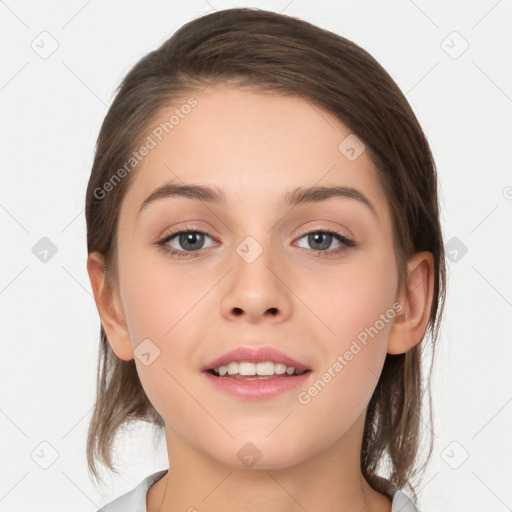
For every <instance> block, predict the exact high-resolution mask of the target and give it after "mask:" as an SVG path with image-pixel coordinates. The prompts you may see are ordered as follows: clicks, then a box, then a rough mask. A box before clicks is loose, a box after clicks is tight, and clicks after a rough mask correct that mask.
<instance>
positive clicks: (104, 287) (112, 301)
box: [87, 252, 133, 361]
mask: <svg viewBox="0 0 512 512" xmlns="http://www.w3.org/2000/svg"><path fill="white" fill-rule="evenodd" d="M87 272H88V274H89V280H90V281H91V287H92V291H93V294H94V301H95V302H96V307H97V308H98V313H99V314H100V318H101V323H102V325H103V329H104V331H105V334H106V335H107V338H108V341H109V343H110V346H111V348H112V350H113V352H114V354H115V355H116V356H117V357H118V358H119V359H122V360H124V361H129V360H130V359H133V348H132V344H131V341H130V333H129V330H128V327H127V325H126V322H125V320H124V313H123V310H122V307H121V304H120V301H119V297H118V294H117V291H116V289H115V286H112V287H111V286H109V285H108V283H107V280H106V276H105V266H104V259H103V256H102V255H101V254H100V253H99V252H91V253H89V255H88V257H87Z"/></svg>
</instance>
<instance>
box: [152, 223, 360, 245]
mask: <svg viewBox="0 0 512 512" xmlns="http://www.w3.org/2000/svg"><path fill="white" fill-rule="evenodd" d="M195 232H197V233H202V234H204V235H206V236H208V237H210V238H211V239H212V240H215V241H217V240H216V239H215V237H213V236H212V235H210V234H209V233H208V232H207V230H206V229H202V228H199V227H195V226H183V227H179V228H177V229H176V230H171V231H169V232H167V233H166V234H164V235H162V236H161V237H160V238H159V239H158V241H157V243H162V242H165V243H167V242H169V241H170V240H172V239H173V238H174V237H175V236H177V235H179V234H181V233H195ZM311 233H331V234H332V235H333V236H334V237H337V238H338V241H340V240H339V238H342V239H345V240H346V242H348V243H349V244H350V245H352V246H355V245H356V242H355V240H354V238H353V237H352V235H347V234H344V233H343V232H341V231H340V230H338V229H336V228H330V227H326V226H324V227H313V228H305V229H304V230H301V232H300V234H299V235H298V237H296V238H299V239H300V238H302V237H304V236H306V235H308V234H311ZM294 240H295V239H294ZM341 242H342V243H344V241H343V240H341Z"/></svg>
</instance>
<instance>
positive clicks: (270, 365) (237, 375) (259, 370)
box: [207, 361, 311, 380]
mask: <svg viewBox="0 0 512 512" xmlns="http://www.w3.org/2000/svg"><path fill="white" fill-rule="evenodd" d="M310 371H311V370H310V369H309V368H305V369H304V368H302V369H299V368H295V367H294V366H287V365H286V364H284V363H274V362H272V361H263V362H259V363H253V362H250V361H240V362H238V361H233V362H231V363H228V364H226V365H221V366H218V367H216V368H210V369H209V370H207V372H208V373H209V374H210V375H213V376H214V377H218V378H221V379H225V378H230V379H238V380H265V379H277V378H291V377H294V376H298V375H302V374H303V373H308V372H310Z"/></svg>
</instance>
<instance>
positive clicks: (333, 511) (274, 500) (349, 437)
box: [147, 417, 391, 512]
mask: <svg viewBox="0 0 512 512" xmlns="http://www.w3.org/2000/svg"><path fill="white" fill-rule="evenodd" d="M363 425H364V417H362V418H360V421H358V422H357V423H356V424H354V425H353V427H352V429H351V431H349V432H347V433H346V434H345V435H344V436H343V437H342V438H341V439H340V440H338V442H336V443H335V444H334V445H332V446H330V447H329V449H328V450H325V451H324V452H321V453H316V454H315V455H313V456H311V457H310V458H308V459H306V460H302V461H301V462H300V463H298V464H295V465H293V466H289V467H285V468H274V467H268V468H263V467H262V468H260V469H258V467H259V464H257V465H256V466H254V467H252V468H247V469H245V468H244V469H239V468H234V467H232V466H228V465H225V464H223V463H222V462H219V461H218V460H216V459H213V458H212V457H210V456H208V455H207V454H205V453H204V452H201V451H198V450H196V449H195V448H194V447H192V446H191V445H190V444H188V443H187V442H186V441H185V440H184V439H183V438H181V437H180V436H178V434H177V433H176V432H175V431H173V430H171V429H169V428H167V427H166V440H167V449H168V453H169V454H170V457H169V458H170V464H169V467H170V470H169V471H168V473H167V474H166V475H165V476H164V477H163V478H162V479H161V480H159V481H158V482H157V483H155V484H154V485H153V486H152V487H151V488H150V489H149V492H148V495H147V510H148V512H176V511H190V512H194V511H197V510H200V511H201V512H213V511H217V510H225V511H235V510H236V511H237V512H256V511H259V510H265V511H266V512H304V511H305V510H306V511H311V510H323V511H325V512H363V511H364V512H390V511H391V501H390V499H389V498H388V497H386V496H384V495H382V494H380V493H378V492H377V491H375V490H374V489H372V488H371V487H370V485H369V484H368V483H367V482H366V480H365V479H364V477H363V475H362V474H361V471H360V457H361V455H360V453H361V440H362V428H363Z"/></svg>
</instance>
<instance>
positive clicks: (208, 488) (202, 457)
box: [87, 85, 433, 512]
mask: <svg viewBox="0 0 512 512" xmlns="http://www.w3.org/2000/svg"><path fill="white" fill-rule="evenodd" d="M194 97H195V98H196V99H197V100H198V105H197V106H196V107H195V108H194V109H193V110H192V111H191V113H190V114H189V115H188V116H186V117H185V118H184V119H183V120H181V121H180V123H179V124H178V125H177V126H175V128H174V129H173V131H172V132H170V133H169V134H168V135H166V136H165V138H164V139H163V141H162V142H160V143H159V144H158V145H157V147H156V148H154V149H153V150H152V151H151V152H150V154H149V155H148V156H146V157H145V158H144V160H143V161H142V162H141V163H140V164H139V165H138V166H137V170H136V171H133V172H134V173H135V174H134V175H133V176H131V178H132V179H133V181H132V183H131V184H130V187H129V189H128V192H127V194H126V196H125V198H124V199H123V203H122V206H121V210H120V216H119V224H118V231H117V237H118V265H119V267H118V268H119V282H117V283H116V285H117V286H116V287H115V289H110V288H109V287H108V286H106V284H105V276H104V273H103V269H102V263H103V259H102V256H101V255H100V254H98V253H91V254H90V255H89V257H88V261H87V269H88V273H89V277H90V281H91V286H92V289H93V292H94V297H95V300H96V303H97V306H98V311H99V313H100V316H101V321H102V324H103V326H104V328H105V331H106V333H107V336H108V339H109V342H110V344H111V347H112V349H113V351H114V353H115V354H116V355H117V356H118V357H119V358H121V359H123V360H130V359H132V358H134V349H135V347H137V345H138V344H139V343H140V342H141V341H142V340H143V339H146V338H149V339H150V340H151V341H152V343H154V345H155V346H157V347H158V349H159V350H160V355H159V356H158V357H157V358H156V359H155V360H154V361H153V362H152V363H151V364H150V365H148V366H146V365H144V364H142V363H141V361H139V359H138V358H135V361H136V364H137V370H138V372H139V375H140V379H141V382H142V385H143V386H144V389H145V391H146V393H147V395H148V397H149V399H150V400H151V402H152V404H153V405H154V407H155V408H156V409H157V411H158V412H159V414H160V415H161V416H162V417H163V419H164V421H165V434H166V442H167V448H168V453H169V455H170V456H169V464H170V468H171V470H170V471H169V472H168V473H167V474H166V475H165V476H164V477H163V478H162V479H161V480H159V481H158V482H157V483H156V484H154V485H153V486H152V487H151V488H150V490H149V493H148V497H147V507H148V511H150V512H154V511H157V510H165V511H172V512H174V511H184V510H189V509H190V508H191V507H195V508H196V509H197V510H201V512H203V511H204V512H206V511H218V510H225V511H228V510H233V511H234V510H237V511H257V510H258V511H259V510H265V511H267V512H284V511H286V512H290V511H301V512H302V511H304V510H308V511H313V510H325V511H333V512H334V511H341V510H343V511H344V512H362V511H366V512H369V511H373V512H384V511H386V512H389V511H390V510H391V501H390V500H389V498H387V497H385V496H384V495H382V494H380V493H378V492H376V491H374V490H373V489H372V488H371V487H370V486H369V485H368V484H367V482H366V481H365V479H364V478H363V476H362V474H361V472H360V450H361V443H362V436H363V426H364V417H365V412H366V408H367V405H368V401H369V400H370V398H371V396H372V393H373V391H374V388H375V385H376V383H377V378H378V375H379V374H380V372H381V369H382V366H383V364H384V359H385V356H386V353H387V352H389V353H402V352H405V351H407V350H409V349H411V348H412V347H413V346H414V345H416V344H417V343H419V342H420V341H421V339H422V338H423V336H424V334H425V330H426V327H427V321H428V314H429V311H430V306H431V301H432V291H433V260H432V255H431V254H430V253H428V252H422V253H417V254H416V255H415V256H414V257H413V258H412V259H411V260H410V261H409V263H408V272H409V280H408V283H407V289H403V290H402V291H397V290H398V272H397V268H396V260H395V255H394V252H393V245H392V222H391V216H390V211H389V209H388V205H387V202H386V197H385V195H384V192H383V190H382V189H381V187H380V185H379V183H378V181H377V175H376V173H375V170H374V169H373V167H372V165H371V163H370V160H369V158H368V157H367V152H363V153H362V154H361V155H360V156H359V157H358V158H357V159H356V160H354V161H349V160H348V159H347V158H346V157H345V155H344V154H342V153H341V152H340V151H339V150H338V145H339V144H340V142H341V141H342V140H343V139H344V138H345V137H346V136H347V135H348V134H349V133H350V130H349V129H348V128H347V127H346V126H345V125H343V124H342V123H341V122H340V121H339V120H337V119H336V118H334V117H333V116H332V115H330V114H329V113H327V112H325V111H323V110H320V109H319V108H318V107H313V106H312V105H311V104H309V103H307V102H306V101H304V100H303V99H299V98H293V97H281V96H278V95H264V94H259V93H256V92H253V91H251V90H249V89H241V88H237V87H234V86H228V85H223V86H217V87H215V88H213V87H210V88H208V89H207V90H206V91H203V92H202V93H200V94H194ZM174 108H176V106H175V105H173V107H172V108H169V110H165V111H161V112H159V115H158V119H156V120H155V122H154V123H153V124H152V127H153V126H158V124H159V123H160V122H164V121H165V120H168V119H169V116H170V115H171V113H172V111H173V110H174ZM148 133H149V132H148ZM167 182H178V183H182V182H186V183H199V184H203V185H206V184H208V185H215V186H217V187H219V188H221V189H222V190H223V191H224V193H225V195H226V197H227V204H226V205H221V204H218V205H216V204H207V203H206V202H201V201H197V200H194V199H190V198H184V197H173V198H165V199H160V200H158V201H156V202H154V203H152V204H150V205H149V206H148V207H147V209H145V210H143V213H142V214H141V215H140V216H139V217H138V216H137V210H138V208H139V205H140V204H141V203H142V201H144V199H146V197H148V196H149V194H150V193H151V192H152V191H153V190H154V189H155V188H156V187H158V186H159V185H162V184H164V183H167ZM312 185H321V186H332V185H343V186H350V187H353V188H356V189H358V190H359V191H360V192H361V193H363V194H364V195H365V196H366V197H367V198H368V199H369V200H370V201H371V203H372V204H373V206H374V208H375V211H376V215H374V214H373V213H372V212H371V211H370V209H368V208H367V207H366V206H365V205H363V204H362V203H360V202H358V201H356V200H354V199H349V198H332V199H329V200H327V201H323V202H321V203H311V204H304V205H298V206H295V207H293V208H291V209H290V208H289V207H288V208H287V207H285V206H284V205H283V204H282V203H281V202H280V196H281V194H282V193H283V192H285V191H288V190H290V189H292V188H295V187H299V186H305V187H307V186H312ZM187 224H189V225H191V226H193V227H194V228H200V229H201V230H203V231H206V232H207V233H208V236H207V237H205V239H204V243H203V245H202V246H201V242H200V241H199V242H195V243H196V246H195V247H203V248H201V249H200V250H199V251H195V252H194V254H198V256H194V255H193V256H192V257H190V258H183V259H178V258H176V257H172V256H168V255H166V254H164V253H163V252H162V251H161V250H159V249H157V246H156V245H155V242H156V241H157V240H160V239H162V238H164V236H165V235H166V234H167V232H168V231H169V229H170V228H178V227H179V228H183V229H184V228H185V226H186V225H187ZM326 228H334V229H336V230H338V231H339V232H340V233H341V234H343V235H345V236H347V237H348V238H350V239H352V240H354V241H355V242H356V243H357V245H356V246H355V247H352V248H350V247H345V248H344V249H342V250H341V252H339V253H335V251H336V250H337V249H338V248H340V247H343V245H342V244H341V243H340V242H337V240H336V239H335V238H333V239H332V242H331V245H330V246H328V249H319V248H318V247H319V246H318V244H317V245H311V243H308V237H307V236H305V235H304V234H303V233H302V231H301V229H307V230H308V231H309V232H311V233H315V232H318V231H322V230H323V229H326ZM247 236H252V237H253V238H254V239H255V240H256V241H257V243H258V244H259V245H260V246H261V248H262V249H263V252H262V253H261V255H260V256H259V257H258V258H257V259H256V260H255V261H253V262H252V263H247V262H246V261H245V260H244V259H242V258H241V257H240V256H239V254H238V253H237V252H236V248H237V247H238V246H239V244H240V243H241V242H242V241H243V240H244V239H245V238H246V237H247ZM209 237H211V238H209ZM327 243H328V241H327ZM168 245H172V247H173V248H175V249H178V250H182V251H186V247H185V248H184V247H183V245H180V243H179V236H178V237H175V238H174V239H173V241H169V242H168ZM189 252H193V251H191V250H190V249H189ZM328 252H329V253H331V254H330V256H327V255H326V254H327V253H328ZM396 301H398V302H399V303H400V304H402V306H403V310H402V312H401V314H396V316H395V318H394V319H393V321H391V322H389V323H387V324H386V325H385V327H384V328H383V329H381V330H380V331H379V333H378V335H376V336H374V337H373V338H371V341H370V342H369V343H368V344H367V345H366V346H365V347H364V349H363V350H361V351H360V352H359V353H358V354H357V355H356V356H354V358H353V359H352V360H351V361H350V362H349V364H347V365H346V366H345V367H344V368H343V370H342V371H341V372H339V373H337V374H336V377H335V378H333V379H332V380H331V381H330V382H329V383H328V384H327V385H326V386H325V388H324V389H323V390H322V391H321V392H320V393H318V394H317V396H315V397H314V398H312V399H311V401H310V402H309V403H308V404H306V405H304V404H301V403H299V401H298V400H297V394H298V392H299V391H300V389H297V390H293V391H290V392H287V393H284V394H281V395H279V396H278V397H275V398H272V399H266V400H260V401H251V400H240V399H238V398H234V397H231V396H228V395H225V394H222V393H221V392H220V391H217V390H216V389H213V387H212V386H211V385H209V384H208V383H206V379H205V378H204V375H202V374H201V372H200V369H201V367H202V365H203V364H205V363H207V362H209V361H211V360H212V359H213V358H215V357H217V356H219V355H221V354H223V353H224V352H226V351H227V350H230V349H232V348H234V347H236V346H238V345H242V344H245V345H270V346H273V347H277V348H279V349H281V350H282V351H284V352H285V353H287V354H289V355H291V356H292V357H294V358H296V359H298V360H300V361H304V362H306V363H307V364H308V365H309V366H310V368H311V369H312V371H311V372H310V374H309V377H308V380H307V382H306V384H305V385H304V386H302V387H301V389H303V390H307V389H308V388H309V387H310V386H311V385H312V383H313V382H315V381H316V380H317V379H318V378H320V377H321V375H322V374H323V373H324V372H325V371H327V369H328V368H329V367H330V366H332V364H333V363H334V362H335V361H336V359H337V356H338V355H340V354H344V353H345V352H346V351H347V350H348V349H349V348H350V345H351V342H352V341H353V340H354V339H355V337H356V336H357V335H358V334H359V333H360V332H361V331H363V330H364V329H365V328H366V327H369V326H372V325H374V324H375V322H376V320H378V319H379V315H380V314H382V313H384V312H385V311H386V310H387V309H389V308H391V307H392V304H393V303H394V302H396ZM270 308H275V309H273V310H271V309H270ZM272 311H273V312H274V314H272ZM405 312H407V318H406V316H405V314H404V313H405ZM247 442H251V443H253V444H254V445H255V446H256V447H257V448H258V449H259V451H260V452H261V453H262V457H261V459H260V460H259V461H258V462H257V463H256V464H255V465H254V466H252V467H246V466H244V465H243V464H242V463H241V461H240V460H239V458H238V457H237V453H238V452H239V450H240V449H241V448H242V447H243V446H244V445H245V444H246V443H247ZM166 487H167V490H166Z"/></svg>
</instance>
